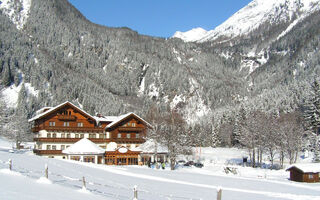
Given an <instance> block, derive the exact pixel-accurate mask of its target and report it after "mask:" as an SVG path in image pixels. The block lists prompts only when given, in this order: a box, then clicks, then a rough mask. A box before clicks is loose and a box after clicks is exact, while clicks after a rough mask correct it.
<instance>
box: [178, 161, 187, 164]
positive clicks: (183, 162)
mask: <svg viewBox="0 0 320 200" xmlns="http://www.w3.org/2000/svg"><path fill="white" fill-rule="evenodd" d="M178 163H179V164H185V163H186V161H185V160H179V161H178Z"/></svg>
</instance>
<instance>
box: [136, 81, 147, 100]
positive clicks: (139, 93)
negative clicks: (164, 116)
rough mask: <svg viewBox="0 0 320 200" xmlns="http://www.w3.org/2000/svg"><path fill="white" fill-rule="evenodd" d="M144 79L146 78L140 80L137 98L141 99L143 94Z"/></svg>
mask: <svg viewBox="0 0 320 200" xmlns="http://www.w3.org/2000/svg"><path fill="white" fill-rule="evenodd" d="M145 79H146V77H143V78H142V81H141V84H140V86H139V90H138V97H141V96H142V95H143V93H144V90H145Z"/></svg>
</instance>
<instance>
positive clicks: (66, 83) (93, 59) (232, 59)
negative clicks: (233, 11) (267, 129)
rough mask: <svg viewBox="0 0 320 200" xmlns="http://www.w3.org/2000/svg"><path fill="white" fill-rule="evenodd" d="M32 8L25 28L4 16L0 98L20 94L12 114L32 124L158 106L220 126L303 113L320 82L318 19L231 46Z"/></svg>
mask: <svg viewBox="0 0 320 200" xmlns="http://www.w3.org/2000/svg"><path fill="white" fill-rule="evenodd" d="M12 2H13V1H12ZM31 2H32V3H31V6H30V11H29V17H28V20H27V21H26V23H25V24H24V26H23V28H21V29H17V25H16V24H15V23H13V22H12V21H10V19H9V18H8V15H6V14H5V13H3V12H2V10H1V14H0V22H1V24H2V26H1V27H0V44H1V45H0V50H1V52H2V53H1V54H0V59H1V63H0V64H1V65H0V72H1V79H0V85H1V87H2V88H1V89H2V90H1V95H2V96H5V95H7V94H12V93H10V92H11V90H10V88H12V89H15V88H20V89H19V90H17V91H16V92H15V95H16V98H15V99H16V102H13V103H14V104H12V105H14V106H11V107H9V106H8V107H9V108H8V113H11V114H13V113H16V114H19V115H22V116H25V118H31V117H32V116H33V115H34V114H35V111H36V110H38V109H40V108H41V107H44V106H52V105H57V104H60V103H61V102H64V101H67V100H69V101H71V102H73V103H75V104H76V105H81V107H83V109H85V110H87V111H88V112H89V113H90V114H95V113H102V114H104V115H119V114H123V113H125V112H131V111H132V112H135V113H137V114H138V115H140V116H142V117H145V116H146V115H147V113H148V111H149V110H150V109H151V107H152V106H154V105H156V106H157V107H158V108H159V110H160V111H162V112H165V111H167V110H168V109H171V110H176V111H177V112H179V113H180V114H181V115H182V116H183V117H184V119H185V120H186V121H187V122H188V123H189V124H190V125H191V124H195V123H200V122H202V121H209V122H210V123H212V124H215V125H217V126H219V124H221V123H225V122H227V121H230V120H231V121H232V120H234V119H235V118H236V116H237V113H238V112H239V110H240V109H241V108H245V109H247V110H248V112H249V111H250V110H261V111H264V112H267V113H272V114H277V113H280V112H292V111H295V110H297V109H299V106H300V105H301V103H302V102H303V100H304V99H305V98H306V96H307V95H308V92H309V83H310V82H311V80H313V79H314V77H315V76H316V77H317V74H320V73H319V72H320V66H319V63H320V56H319V55H318V54H317V52H318V49H319V44H320V41H319V40H320V39H319V37H318V35H319V31H320V28H319V24H320V22H319V19H320V17H319V16H320V13H319V11H315V12H312V13H311V14H310V15H307V16H305V17H303V18H301V20H298V21H296V22H295V24H294V26H292V27H290V24H292V23H293V22H294V19H293V18H292V20H291V21H290V22H287V21H286V22H283V23H279V24H270V23H267V22H265V23H262V24H261V25H260V26H259V28H258V29H256V30H254V31H252V32H250V33H249V34H248V35H240V36H237V37H234V38H229V39H227V41H224V39H223V38H222V39H221V38H218V39H217V40H214V41H207V42H203V43H202V42H201V43H194V42H187V43H186V42H184V41H182V40H180V39H178V38H170V39H164V38H156V37H151V36H144V35H139V34H138V33H137V32H135V31H132V30H131V29H129V28H109V27H105V26H100V25H97V24H94V23H91V22H90V21H88V20H87V19H86V18H85V17H84V16H83V15H82V14H81V13H80V12H79V11H78V10H77V9H75V8H74V7H73V6H72V5H71V4H70V3H69V2H68V1H66V0H54V1H52V0H32V1H31ZM48 16H50V17H48ZM296 19H298V18H296ZM288 27H290V29H288ZM286 30H287V31H286ZM284 31H286V32H284ZM282 33H283V34H282ZM280 35H281V37H279V36H280ZM4 91H6V92H4ZM5 97H8V98H10V96H9V95H7V96H5ZM1 99H2V100H5V99H6V98H1ZM7 103H8V102H7ZM20 113H22V114H20Z"/></svg>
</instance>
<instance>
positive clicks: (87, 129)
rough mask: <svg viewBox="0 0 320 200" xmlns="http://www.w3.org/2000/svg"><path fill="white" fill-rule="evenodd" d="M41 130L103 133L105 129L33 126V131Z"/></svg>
mask: <svg viewBox="0 0 320 200" xmlns="http://www.w3.org/2000/svg"><path fill="white" fill-rule="evenodd" d="M40 130H47V131H66V132H93V133H103V132H104V129H103V128H101V127H68V126H61V127H58V126H46V127H38V126H35V127H32V128H31V131H32V132H39V131H40Z"/></svg>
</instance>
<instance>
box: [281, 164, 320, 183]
mask: <svg viewBox="0 0 320 200" xmlns="http://www.w3.org/2000/svg"><path fill="white" fill-rule="evenodd" d="M286 171H290V180H292V181H297V182H307V183H315V182H319V173H320V163H312V164H296V165H292V166H291V167H289V168H288V169H287V170H286Z"/></svg>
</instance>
